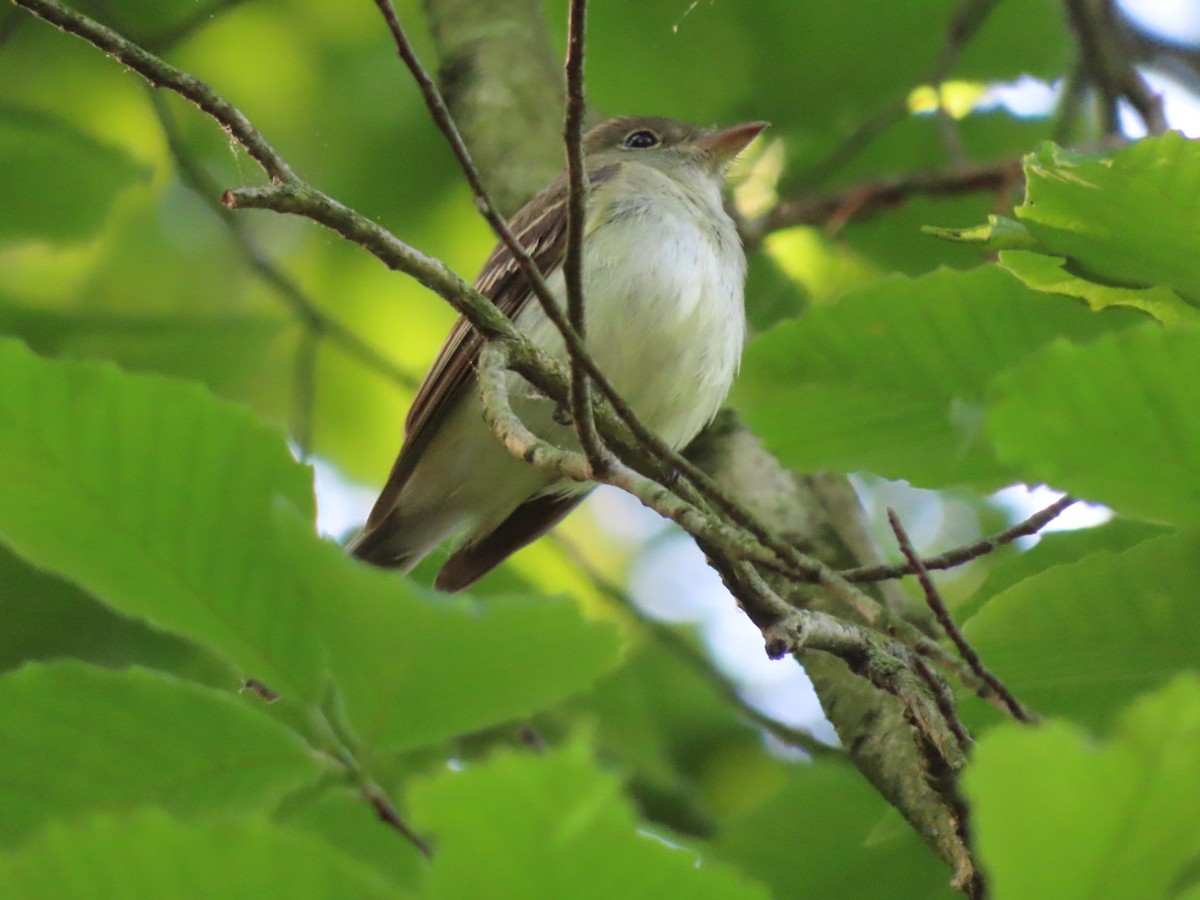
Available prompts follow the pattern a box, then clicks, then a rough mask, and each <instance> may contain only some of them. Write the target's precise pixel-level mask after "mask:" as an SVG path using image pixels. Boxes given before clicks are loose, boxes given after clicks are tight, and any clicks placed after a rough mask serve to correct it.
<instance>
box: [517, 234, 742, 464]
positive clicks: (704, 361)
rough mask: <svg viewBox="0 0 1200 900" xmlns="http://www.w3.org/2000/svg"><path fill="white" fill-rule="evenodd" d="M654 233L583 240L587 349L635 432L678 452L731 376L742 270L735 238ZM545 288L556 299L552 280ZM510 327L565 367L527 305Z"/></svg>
mask: <svg viewBox="0 0 1200 900" xmlns="http://www.w3.org/2000/svg"><path fill="white" fill-rule="evenodd" d="M656 226H657V234H658V239H657V240H656V241H653V242H639V241H638V240H637V239H636V235H635V236H634V239H633V240H631V239H630V235H629V233H628V231H627V229H634V230H636V227H635V226H634V225H632V224H624V223H615V224H614V225H613V226H609V227H607V228H601V229H597V230H596V232H595V233H593V234H592V235H591V236H590V237H589V239H588V244H587V254H586V257H585V261H584V262H585V265H584V295H585V302H586V313H587V316H586V317H587V346H588V349H589V351H590V352H591V354H592V356H593V358H594V359H595V360H596V363H597V365H599V367H600V368H601V370H602V371H603V372H604V373H605V374H606V375H607V376H608V377H609V379H610V381H611V382H612V383H613V386H614V387H615V388H616V389H617V392H618V393H620V394H621V396H622V397H624V398H625V399H626V400H627V401H628V402H629V404H630V406H631V407H632V408H633V410H634V412H636V413H637V414H638V416H639V417H640V418H641V419H642V420H643V422H645V424H646V425H648V426H649V427H650V428H651V429H653V430H654V431H655V432H656V433H657V434H658V435H659V436H660V437H662V438H663V439H664V440H665V441H667V442H668V443H669V444H671V445H672V446H675V447H680V446H682V445H684V444H686V443H687V442H688V441H690V440H691V439H692V438H693V437H694V436H695V435H696V434H697V433H698V432H699V431H700V429H701V428H703V427H704V426H705V425H706V424H707V423H708V421H709V420H710V419H712V417H713V416H714V415H715V414H716V412H717V409H718V408H719V407H720V405H721V403H722V401H723V400H724V399H725V396H726V394H727V393H728V391H729V387H730V385H731V384H732V382H733V378H734V375H735V374H736V373H737V368H738V363H739V360H740V357H741V350H742V343H743V340H744V335H745V318H744V313H743V305H742V282H743V278H744V275H743V264H742V256H741V249H740V247H739V246H738V245H737V243H736V236H729V237H728V238H727V239H726V240H725V241H717V240H714V239H713V238H712V237H711V236H710V235H707V234H702V233H700V232H699V231H697V230H696V229H694V228H691V227H690V226H688V225H686V224H680V225H679V226H678V227H677V228H675V229H673V230H668V231H667V234H668V239H667V240H664V239H663V231H664V224H663V223H662V222H661V221H660V222H657V223H656ZM643 247H653V248H654V252H653V253H649V252H642V250H641V248H643ZM550 286H551V288H552V289H554V291H555V293H556V294H559V293H560V292H561V290H562V276H561V273H558V272H556V273H555V275H554V277H552V278H551V279H550ZM517 323H518V325H519V326H520V327H521V329H522V330H524V331H525V332H526V333H527V334H529V335H530V337H531V338H533V340H534V341H535V342H537V343H538V344H540V345H541V346H543V347H546V348H547V349H549V350H551V352H553V353H555V355H557V356H559V357H560V358H563V359H565V351H564V349H563V344H562V340H561V338H560V337H559V335H558V333H557V331H556V330H555V329H554V326H553V325H552V324H550V322H549V321H548V320H547V319H546V318H545V315H544V313H543V312H542V310H541V308H540V307H539V306H537V304H536V301H534V302H533V303H531V304H530V306H527V307H526V308H525V309H524V310H523V311H522V314H521V315H520V316H519V317H518V319H517ZM530 424H531V425H533V424H534V423H530Z"/></svg>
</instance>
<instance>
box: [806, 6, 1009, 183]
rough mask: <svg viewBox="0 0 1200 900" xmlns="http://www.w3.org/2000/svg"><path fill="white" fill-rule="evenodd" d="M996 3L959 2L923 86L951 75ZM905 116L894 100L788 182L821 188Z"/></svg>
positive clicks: (904, 107)
mask: <svg viewBox="0 0 1200 900" xmlns="http://www.w3.org/2000/svg"><path fill="white" fill-rule="evenodd" d="M997 3H999V0H961V2H960V4H959V7H958V9H957V10H955V12H954V15H952V16H951V17H950V21H949V23H947V25H946V36H945V38H943V40H942V44H941V48H940V49H939V51H938V58H937V60H936V61H935V62H934V64H933V66H932V67H931V68H930V71H929V74H928V75H927V76H926V77H925V80H924V81H925V83H926V84H931V85H933V87H934V88H935V89H940V85H941V83H942V82H943V81H945V80H946V79H947V78H948V77H949V76H950V75H951V74H952V73H953V72H954V67H955V66H956V65H958V58H959V56H960V55H961V54H962V51H963V48H964V47H966V46H967V44H969V43H970V42H971V39H972V38H974V37H975V35H976V34H977V33H978V32H979V29H980V28H981V27H982V26H983V23H984V22H986V21H987V18H988V16H989V15H990V14H991V12H992V10H993V9H994V8H995V7H996V4H997ZM907 114H908V97H907V96H904V97H897V98H896V99H895V100H893V101H891V102H890V103H889V104H887V106H885V107H883V109H881V110H879V112H877V113H875V114H874V115H873V116H871V117H870V118H868V119H867V120H865V121H864V122H863V123H862V124H861V125H860V126H859V127H858V128H857V129H856V130H855V131H854V132H853V133H852V134H850V135H849V136H848V137H847V138H846V139H845V140H843V141H842V142H841V143H840V144H838V145H837V146H836V147H835V148H834V149H833V150H832V151H830V152H829V153H828V154H827V155H826V156H824V157H822V158H821V159H820V160H818V161H817V162H816V163H814V164H813V165H811V166H810V167H809V168H808V169H806V170H805V171H804V172H802V173H800V174H799V175H797V176H795V177H793V178H792V179H790V182H791V184H792V185H793V186H794V187H795V188H797V189H799V190H800V191H801V192H803V191H805V190H810V189H812V188H814V187H816V186H817V185H821V184H824V183H825V182H827V181H829V179H830V178H832V177H833V176H834V175H836V174H837V173H838V172H840V171H841V170H842V169H844V168H845V167H846V166H848V165H849V164H850V163H851V162H853V161H854V159H856V158H857V157H858V155H859V154H860V153H862V152H863V151H864V150H866V149H867V148H868V147H870V146H871V144H873V143H874V142H875V139H876V138H878V137H879V136H880V135H882V134H883V133H884V132H886V131H887V130H888V129H890V128H891V127H892V126H893V125H895V124H896V123H897V122H899V121H901V120H902V119H903V118H904V117H905V116H906V115H907Z"/></svg>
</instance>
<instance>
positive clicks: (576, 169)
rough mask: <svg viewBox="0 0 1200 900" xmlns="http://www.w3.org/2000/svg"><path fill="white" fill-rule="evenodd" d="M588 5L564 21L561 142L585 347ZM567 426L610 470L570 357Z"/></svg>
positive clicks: (570, 303)
mask: <svg viewBox="0 0 1200 900" xmlns="http://www.w3.org/2000/svg"><path fill="white" fill-rule="evenodd" d="M586 23H587V0H571V10H570V14H569V17H568V21H567V64H566V73H567V76H566V77H567V111H566V117H565V121H564V123H563V140H564V141H565V143H566V149H567V191H568V194H567V247H566V253H565V255H564V257H563V283H564V286H565V289H566V294H567V319H568V320H569V321H570V323H571V327H572V328H574V329H575V333H576V334H578V335H579V340H580V343H581V344H583V345H584V346H586V343H587V311H586V309H585V307H584V297H583V236H584V226H585V224H586V222H585V219H586V216H587V201H588V176H587V169H586V168H584V160H583V111H584V103H583V57H584V39H585V37H586V32H587V26H586ZM570 370H571V420H572V422H573V423H574V425H575V434H576V436H577V437H578V438H579V446H580V447H582V448H583V455H584V456H586V457H587V460H588V463H589V465H591V467H592V470H593V472H595V473H597V474H598V475H599V474H602V473H603V472H604V470H605V469H606V468H607V467H608V466H609V465H610V457H609V454H608V452H607V450H606V448H605V447H604V445H603V444H602V443H601V442H600V438H599V436H598V435H597V434H596V421H595V418H594V417H593V413H592V400H591V396H590V393H589V391H588V377H587V372H585V371H584V368H583V365H582V364H581V363H580V361H579V359H578V358H577V357H576V355H575V354H574V353H572V354H570Z"/></svg>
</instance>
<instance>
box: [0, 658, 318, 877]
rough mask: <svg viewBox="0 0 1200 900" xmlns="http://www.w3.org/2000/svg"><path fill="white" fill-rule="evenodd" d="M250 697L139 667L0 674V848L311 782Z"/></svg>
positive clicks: (308, 768)
mask: <svg viewBox="0 0 1200 900" xmlns="http://www.w3.org/2000/svg"><path fill="white" fill-rule="evenodd" d="M252 702H256V701H252V700H250V699H244V698H241V697H238V696H235V695H231V694H227V693H224V692H221V691H215V690H212V689H210V688H205V687H201V686H199V685H196V684H192V683H191V682H187V681H180V680H178V679H175V678H172V677H170V676H167V675H162V674H158V673H153V672H149V671H146V670H139V669H131V670H128V671H125V672H120V673H117V672H108V671H106V670H104V669H97V668H94V667H91V666H87V665H84V664H82V663H74V662H60V663H54V664H49V665H30V666H27V667H26V668H24V669H21V670H19V671H17V672H14V673H10V674H8V675H5V676H4V677H3V678H0V708H2V709H3V710H4V715H3V717H0V746H3V747H4V753H3V754H0V785H3V786H4V803H3V804H0V841H2V842H4V843H12V841H13V839H14V838H16V837H19V836H21V835H24V834H26V833H27V832H29V831H30V830H31V829H32V828H34V827H36V826H38V825H40V824H41V823H43V822H46V821H48V820H52V819H55V818H61V817H66V816H72V815H77V814H79V813H82V812H88V811H100V810H117V809H128V808H130V807H134V806H143V805H145V806H149V805H154V806H158V807H161V808H163V809H167V810H170V811H172V812H174V813H177V814H179V815H195V814H199V813H205V812H212V811H214V810H233V811H239V810H253V809H263V808H268V807H270V806H273V805H274V804H275V803H277V802H278V801H279V800H280V798H282V797H283V796H284V795H286V794H287V793H289V792H290V791H292V790H295V789H296V788H298V787H301V786H303V785H306V784H311V783H313V782H315V781H316V780H317V779H318V778H319V777H320V776H321V775H322V773H323V770H324V766H323V765H322V763H321V762H320V761H319V760H318V758H317V757H316V755H315V754H314V753H313V752H312V751H310V750H309V749H308V748H307V747H306V746H305V744H304V742H303V741H302V740H301V739H300V738H299V737H298V736H297V735H296V734H294V733H293V732H291V731H289V730H288V729H287V728H285V727H284V726H282V725H280V724H279V723H278V722H276V721H274V720H272V719H271V718H269V717H268V716H266V715H264V714H262V713H261V712H258V711H256V710H255V709H253V708H252V707H251V705H250V704H251V703H252ZM0 896H11V895H9V894H7V893H5V892H3V891H0Z"/></svg>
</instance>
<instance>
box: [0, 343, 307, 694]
mask: <svg viewBox="0 0 1200 900" xmlns="http://www.w3.org/2000/svg"><path fill="white" fill-rule="evenodd" d="M0 383H2V384H4V386H5V389H4V391H3V392H2V393H0V540H2V541H4V542H5V543H7V544H8V545H9V546H10V547H12V548H13V549H14V550H15V551H16V552H17V553H19V554H21V555H22V556H24V557H25V558H27V559H29V560H30V561H31V562H33V563H34V564H36V565H38V566H41V567H44V568H47V569H51V570H53V571H55V572H58V573H60V574H62V575H64V576H65V577H67V578H69V579H70V580H71V581H74V582H75V583H77V584H79V585H81V586H83V587H85V588H86V589H87V590H88V591H90V592H91V593H93V594H94V595H95V596H97V597H98V598H100V599H102V600H103V601H104V602H105V603H108V604H110V605H111V606H113V607H114V608H116V609H118V610H120V611H121V612H122V613H124V614H126V615H130V616H136V617H140V618H144V619H146V620H147V621H148V622H150V623H151V624H152V625H154V626H155V627H157V628H162V629H164V630H167V631H173V632H176V633H179V634H183V635H186V636H188V637H190V638H193V639H195V640H197V641H200V642H202V643H206V644H210V645H212V646H213V647H214V648H216V649H217V650H218V651H220V652H221V653H222V654H223V655H224V656H226V657H227V658H228V659H230V660H233V661H234V662H235V663H236V664H237V665H238V666H239V667H241V669H242V671H243V672H244V673H245V674H248V675H253V676H254V677H256V678H260V679H262V680H263V681H266V682H267V683H268V684H270V685H271V687H272V688H274V689H275V690H277V691H280V692H281V693H288V694H290V695H291V696H292V697H294V698H295V699H297V700H300V701H301V702H303V701H305V700H308V701H312V700H315V698H316V697H317V696H318V694H319V693H320V684H321V673H322V665H321V655H320V650H319V646H318V643H317V636H316V633H315V631H314V630H313V627H312V623H311V621H310V620H309V619H308V617H307V616H306V613H305V609H304V607H303V605H302V604H301V603H300V602H298V599H297V598H294V597H292V598H288V597H286V595H284V594H282V593H281V592H280V590H279V587H278V585H279V584H280V582H281V581H282V580H283V576H282V575H281V573H280V572H279V571H277V569H276V567H275V566H274V565H273V564H272V562H271V557H270V553H271V550H272V548H273V546H274V544H273V542H272V540H271V536H270V528H271V503H272V500H273V499H275V498H282V499H283V500H284V501H285V502H287V503H289V504H291V505H292V506H294V507H295V508H296V509H298V510H303V514H304V515H305V516H309V517H311V516H312V515H313V500H312V485H311V477H310V475H309V473H308V470H307V469H305V468H304V467H303V466H300V465H298V464H297V463H295V462H294V461H293V460H292V459H291V458H290V456H289V455H288V452H287V448H286V446H285V444H284V442H283V440H282V439H281V437H280V436H279V435H278V434H277V433H276V432H274V431H273V430H272V429H269V428H267V427H265V426H264V425H262V424H261V423H259V422H258V421H256V420H255V419H254V418H253V416H252V415H251V414H250V413H249V412H248V411H246V410H243V409H239V408H237V407H233V406H230V405H227V404H224V403H221V402H219V401H217V400H215V399H214V398H213V397H212V396H211V395H209V394H208V393H207V392H205V391H204V390H202V389H200V388H198V387H196V386H193V385H187V384H183V383H180V382H175V381H170V380H167V379H164V378H159V377H153V376H134V375H128V374H125V373H123V372H120V371H118V370H117V369H115V368H113V367H112V366H110V365H103V364H95V363H65V362H47V361H45V360H41V359H39V358H37V357H36V356H34V355H33V354H31V353H30V352H29V351H28V350H26V349H24V348H23V347H21V346H20V345H19V344H15V343H12V342H3V343H0Z"/></svg>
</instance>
